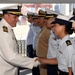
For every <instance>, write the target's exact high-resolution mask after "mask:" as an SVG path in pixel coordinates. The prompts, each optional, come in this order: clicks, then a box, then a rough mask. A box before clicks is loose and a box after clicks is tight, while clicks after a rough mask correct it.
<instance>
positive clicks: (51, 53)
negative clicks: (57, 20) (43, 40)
mask: <svg viewBox="0 0 75 75" xmlns="http://www.w3.org/2000/svg"><path fill="white" fill-rule="evenodd" d="M55 37H56V36H55V35H54V33H53V31H52V30H51V31H50V38H49V43H48V53H47V58H56V52H57V48H58V42H57V39H56V38H55Z"/></svg>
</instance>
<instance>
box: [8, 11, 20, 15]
mask: <svg viewBox="0 0 75 75" xmlns="http://www.w3.org/2000/svg"><path fill="white" fill-rule="evenodd" d="M7 13H11V14H21V12H13V11H8V12H7Z"/></svg>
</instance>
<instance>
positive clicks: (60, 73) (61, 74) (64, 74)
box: [59, 70, 68, 75]
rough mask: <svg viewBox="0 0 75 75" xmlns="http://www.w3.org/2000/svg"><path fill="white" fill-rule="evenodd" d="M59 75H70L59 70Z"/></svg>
mask: <svg viewBox="0 0 75 75" xmlns="http://www.w3.org/2000/svg"><path fill="white" fill-rule="evenodd" d="M59 75H68V72H63V71H61V70H59Z"/></svg>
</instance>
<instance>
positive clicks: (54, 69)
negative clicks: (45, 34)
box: [46, 10, 58, 75]
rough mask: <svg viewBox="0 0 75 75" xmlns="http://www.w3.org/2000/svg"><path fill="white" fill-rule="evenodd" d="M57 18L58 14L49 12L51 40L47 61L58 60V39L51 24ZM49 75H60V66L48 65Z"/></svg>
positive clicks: (48, 24) (48, 25)
mask: <svg viewBox="0 0 75 75" xmlns="http://www.w3.org/2000/svg"><path fill="white" fill-rule="evenodd" d="M56 17H57V14H56V13H53V12H51V11H50V10H49V11H47V14H46V19H47V27H48V28H49V29H50V38H49V43H48V52H47V59H53V58H56V52H57V47H58V44H57V38H56V36H55V35H54V32H53V30H52V27H53V25H52V24H51V22H52V21H54V19H55V18H56ZM47 75H58V66H57V64H56V65H50V64H48V65H47Z"/></svg>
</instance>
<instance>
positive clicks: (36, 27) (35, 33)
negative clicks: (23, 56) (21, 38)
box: [33, 26, 41, 50]
mask: <svg viewBox="0 0 75 75" xmlns="http://www.w3.org/2000/svg"><path fill="white" fill-rule="evenodd" d="M40 31H41V28H40V27H39V26H33V34H34V36H33V49H34V50H36V42H37V37H38V34H39V32H40Z"/></svg>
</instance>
